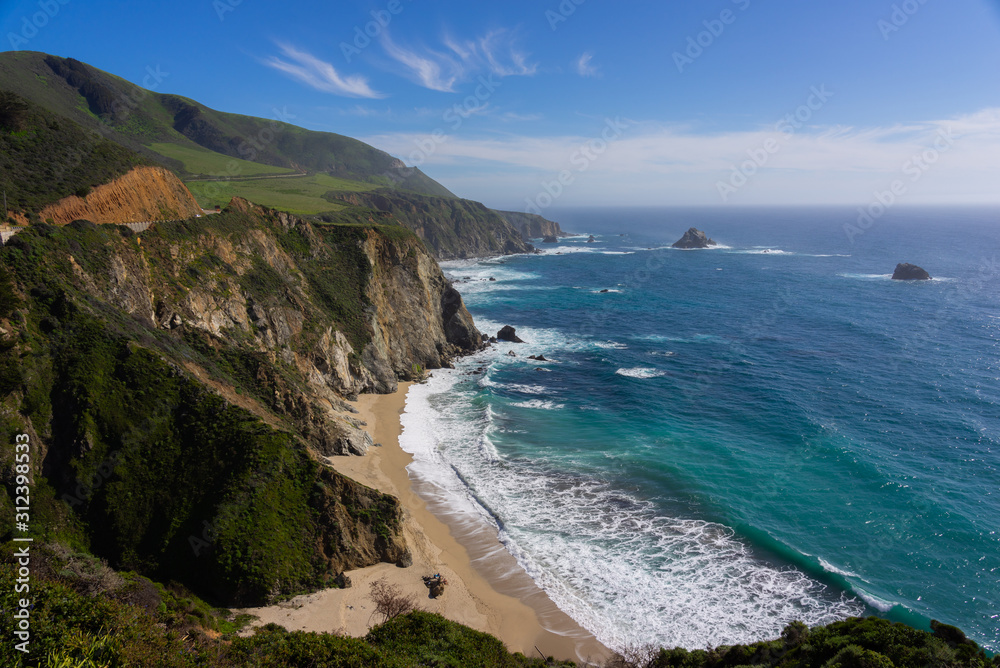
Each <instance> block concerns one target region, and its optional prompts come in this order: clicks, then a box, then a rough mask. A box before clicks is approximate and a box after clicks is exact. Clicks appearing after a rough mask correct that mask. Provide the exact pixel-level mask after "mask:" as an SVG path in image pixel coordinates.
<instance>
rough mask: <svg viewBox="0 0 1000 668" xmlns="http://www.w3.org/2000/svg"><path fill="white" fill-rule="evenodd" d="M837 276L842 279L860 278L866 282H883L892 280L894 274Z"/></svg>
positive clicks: (847, 274)
mask: <svg viewBox="0 0 1000 668" xmlns="http://www.w3.org/2000/svg"><path fill="white" fill-rule="evenodd" d="M837 276H840V277H841V278H859V279H862V280H866V281H882V280H889V279H891V278H892V274H851V273H842V274H837Z"/></svg>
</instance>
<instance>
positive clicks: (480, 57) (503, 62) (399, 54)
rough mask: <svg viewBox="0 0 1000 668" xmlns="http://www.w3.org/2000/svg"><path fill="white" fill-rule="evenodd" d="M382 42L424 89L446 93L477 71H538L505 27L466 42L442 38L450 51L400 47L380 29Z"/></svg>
mask: <svg viewBox="0 0 1000 668" xmlns="http://www.w3.org/2000/svg"><path fill="white" fill-rule="evenodd" d="M381 43H382V48H383V49H384V50H385V52H386V54H387V55H388V56H389V57H391V58H392V59H393V60H395V61H396V62H398V63H400V64H401V65H403V67H404V68H406V70H407V73H408V75H409V76H410V78H412V79H413V80H414V81H416V82H417V83H418V84H420V85H421V86H423V87H424V88H429V89H431V90H437V91H441V92H445V93H452V92H455V86H456V85H457V84H459V83H461V82H463V81H467V80H469V79H471V78H472V77H473V76H475V75H476V74H477V73H480V72H489V73H490V74H494V75H496V76H499V77H512V76H532V75H534V74H535V73H536V72H537V71H538V66H537V65H535V64H532V63H529V62H528V55H527V54H526V53H524V52H523V51H520V50H519V49H518V48H517V47H516V45H515V39H514V37H513V35H512V34H511V33H510V32H508V31H506V30H494V31H491V32H489V33H487V34H486V35H484V36H482V37H477V38H475V39H472V40H466V41H458V40H455V39H453V38H451V37H445V39H444V46H445V47H446V48H447V49H448V51H449V52H450V53H441V52H438V51H435V50H433V49H429V48H420V49H417V48H413V47H410V48H407V47H403V46H400V45H399V44H397V43H396V42H395V41H393V39H392V38H391V37H390V36H389V31H388V30H385V31H383V32H382V36H381Z"/></svg>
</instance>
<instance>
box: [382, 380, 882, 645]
mask: <svg viewBox="0 0 1000 668" xmlns="http://www.w3.org/2000/svg"><path fill="white" fill-rule="evenodd" d="M473 362H474V363H480V362H481V360H473ZM460 373H461V370H458V371H457V372H456V371H444V372H438V373H436V374H435V376H434V377H433V378H432V379H431V380H430V381H429V382H428V383H426V384H424V385H415V386H413V387H412V388H411V389H410V392H409V394H408V396H407V405H406V412H405V413H404V415H403V417H402V422H403V435H402V437H401V439H400V442H401V445H402V446H403V448H404V449H405V450H407V451H408V452H410V453H412V454H413V455H414V462H413V464H411V465H410V467H409V468H410V470H411V471H412V472H413V473H414V474H415V476H416V477H417V478H418V479H419V480H421V481H424V482H426V483H428V484H426V485H421V489H422V490H425V491H424V493H427V494H431V495H434V496H437V497H439V498H440V499H442V500H444V501H445V502H446V503H447V504H448V508H449V514H450V515H451V516H453V517H462V516H467V517H469V518H471V517H473V516H476V517H477V520H478V521H479V522H484V521H485V522H490V523H491V525H492V526H493V528H494V530H496V531H497V532H498V536H499V538H500V540H501V541H502V542H503V544H504V545H505V546H506V547H507V549H508V551H509V552H510V553H511V554H513V555H514V556H515V558H516V559H517V560H518V562H519V563H520V564H521V565H522V567H524V568H525V570H526V571H527V572H528V574H529V575H531V577H532V578H534V580H535V581H536V582H537V583H538V584H539V585H540V586H541V587H542V588H543V589H544V590H545V591H546V592H547V593H548V594H549V596H550V597H551V598H552V600H553V601H555V603H556V604H557V605H558V606H559V607H560V608H562V609H563V610H564V611H565V612H567V614H569V615H570V616H572V617H573V618H574V619H576V620H577V621H578V622H580V623H581V624H582V625H583V626H584V627H586V628H588V629H589V630H591V631H592V632H593V633H594V634H595V635H596V636H597V637H598V639H599V640H601V641H602V642H604V643H605V644H607V645H608V646H609V647H612V648H615V649H621V648H622V647H624V646H626V645H629V644H645V643H657V644H661V645H664V646H667V647H673V646H683V647H688V648H702V647H705V646H706V645H708V644H712V645H716V646H717V645H722V644H731V643H737V642H749V641H754V640H760V639H764V638H769V637H774V636H776V635H778V634H779V633H780V631H781V629H782V628H783V627H784V626H785V625H786V624H787V623H789V622H791V621H793V620H797V619H798V620H802V621H803V622H805V623H806V624H808V625H810V626H812V625H817V624H825V623H829V622H832V621H834V620H837V619H843V618H844V617H846V616H849V615H856V614H860V613H861V612H862V611H863V607H862V606H861V604H860V603H859V602H857V601H854V600H843V599H841V598H839V597H835V596H833V595H831V594H829V593H828V592H827V591H826V590H825V588H824V587H823V585H821V584H820V583H818V582H816V581H815V580H812V579H811V578H809V577H808V576H806V575H805V574H804V573H802V572H800V571H798V570H794V569H779V568H774V567H771V566H768V565H767V564H765V563H763V562H761V561H760V560H758V559H756V558H755V557H754V555H753V554H752V553H751V552H750V550H749V549H748V548H747V546H746V544H745V543H743V542H742V541H741V540H739V539H737V538H736V536H735V535H734V533H733V531H732V530H731V529H729V528H727V527H725V526H722V525H719V524H714V523H711V522H705V521H701V520H695V519H685V518H677V517H666V516H664V515H663V514H662V513H661V512H659V511H658V510H657V508H656V506H654V505H653V504H652V503H651V502H648V501H644V500H641V499H638V498H635V497H633V496H631V495H629V494H627V493H625V492H622V491H620V490H616V489H614V488H613V487H612V486H611V485H610V484H609V483H606V482H601V481H598V480H593V479H585V478H580V477H577V476H572V475H568V474H564V473H559V472H556V471H551V470H546V469H545V467H544V466H543V465H541V464H540V463H539V462H538V461H534V462H533V461H527V460H524V459H523V458H521V457H519V458H504V455H503V453H502V452H501V451H498V450H497V448H496V447H495V446H494V445H493V441H494V438H495V437H496V436H497V434H496V433H495V432H496V426H495V424H494V418H493V415H492V410H491V409H490V408H489V406H488V405H487V406H486V407H485V408H483V407H482V406H481V405H480V404H477V403H474V402H473V401H472V399H473V398H474V396H475V393H476V388H475V385H474V384H470V383H459V380H460ZM477 406H478V407H477ZM505 437H508V438H509V437H510V434H509V433H508V434H505ZM477 514H478V515H477ZM496 519H499V520H500V523H497V522H496ZM470 521H471V520H470ZM500 527H502V529H500ZM680 620H683V623H678V622H679V621H680Z"/></svg>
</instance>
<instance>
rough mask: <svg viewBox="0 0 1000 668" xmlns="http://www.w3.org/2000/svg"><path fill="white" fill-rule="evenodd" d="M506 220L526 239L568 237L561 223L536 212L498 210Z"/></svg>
mask: <svg viewBox="0 0 1000 668" xmlns="http://www.w3.org/2000/svg"><path fill="white" fill-rule="evenodd" d="M495 213H497V214H499V215H500V216H501V217H502V218H503V219H504V220H506V221H507V222H508V223H510V224H511V225H513V226H514V227H515V228H516V229H517V231H518V232H520V233H521V236H522V237H523V238H524V240H525V241H530V240H531V239H541V238H543V237H568V236H569V234H568V233H566V232H564V231H563V230H562V228H561V227H559V223H557V222H555V221H551V220H547V219H546V218H542V217H541V216H539V215H537V214H534V213H521V212H519V211H496V212H495Z"/></svg>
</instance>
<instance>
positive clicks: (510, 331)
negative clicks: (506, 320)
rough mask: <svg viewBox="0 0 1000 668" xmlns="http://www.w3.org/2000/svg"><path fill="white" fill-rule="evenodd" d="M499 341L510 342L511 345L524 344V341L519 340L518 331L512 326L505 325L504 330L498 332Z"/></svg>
mask: <svg viewBox="0 0 1000 668" xmlns="http://www.w3.org/2000/svg"><path fill="white" fill-rule="evenodd" d="M497 340H498V341H508V342H510V343H524V341H522V340H521V339H520V338H518V336H517V331H516V330H515V329H514V328H513V327H511V326H510V325H504V326H503V329H501V330H500V331H499V332H497Z"/></svg>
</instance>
